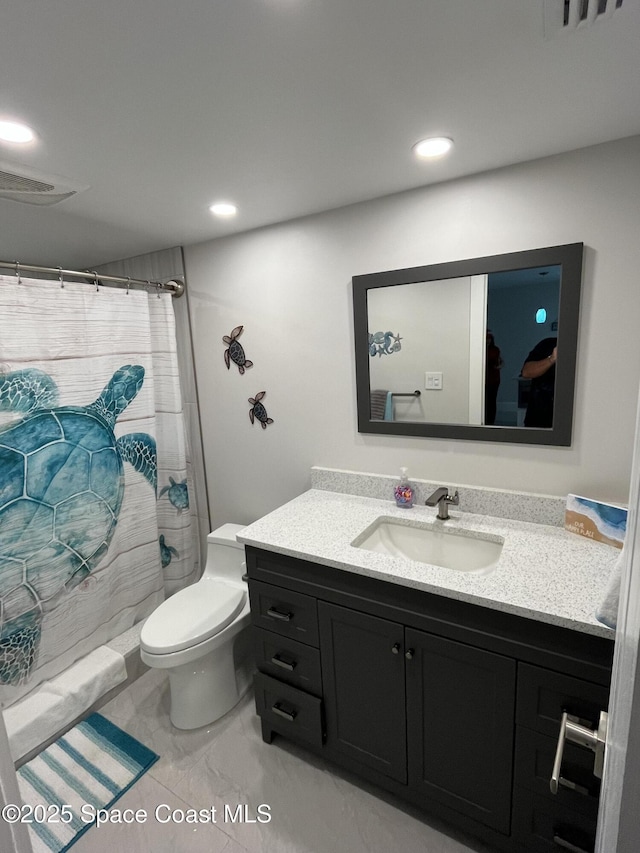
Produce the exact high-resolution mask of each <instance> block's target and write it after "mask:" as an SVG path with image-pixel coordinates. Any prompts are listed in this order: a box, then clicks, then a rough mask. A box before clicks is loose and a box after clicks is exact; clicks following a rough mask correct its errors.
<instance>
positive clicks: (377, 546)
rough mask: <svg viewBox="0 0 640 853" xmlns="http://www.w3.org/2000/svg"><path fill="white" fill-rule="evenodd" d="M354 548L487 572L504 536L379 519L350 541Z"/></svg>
mask: <svg viewBox="0 0 640 853" xmlns="http://www.w3.org/2000/svg"><path fill="white" fill-rule="evenodd" d="M351 544H352V545H353V546H354V547H356V548H363V549H364V550H366V551H375V552H377V553H378V554H389V555H390V556H392V557H403V558H404V559H406V560H416V561H417V562H419V563H429V564H430V565H432V566H441V567H442V568H444V569H454V570H455V571H458V572H473V573H475V574H489V572H492V571H493V570H494V569H495V567H496V565H497V563H498V559H499V558H500V553H501V551H502V546H503V545H504V539H501V538H500V537H499V536H492V535H490V534H487V533H477V532H476V531H474V530H452V529H451V528H446V527H443V526H442V524H440V523H439V522H434V523H424V524H419V523H418V524H415V525H411V526H409V525H407V524H403V523H402V522H399V521H396V520H395V519H392V518H384V517H382V518H378V519H376V521H374V523H373V524H372V525H370V526H369V527H367V529H366V530H365V531H363V532H362V533H361V534H360V535H359V536H357V537H356V538H355V539H354V540H353V542H352V543H351Z"/></svg>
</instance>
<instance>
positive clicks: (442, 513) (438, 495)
mask: <svg viewBox="0 0 640 853" xmlns="http://www.w3.org/2000/svg"><path fill="white" fill-rule="evenodd" d="M459 503H460V496H459V494H458V490H457V489H456V491H455V492H454V493H453V494H452V495H450V494H449V489H447V488H446V487H445V486H441V487H440V488H439V489H436V490H435V492H434V493H433V494H432V495H431V497H428V498H427V499H426V501H425V505H426V506H436V504H437V506H438V515H437V518H439V519H441V520H442V521H446V520H447V519H448V518H449V504H452V505H453V506H458V504H459Z"/></svg>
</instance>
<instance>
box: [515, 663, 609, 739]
mask: <svg viewBox="0 0 640 853" xmlns="http://www.w3.org/2000/svg"><path fill="white" fill-rule="evenodd" d="M608 704H609V691H608V689H607V688H606V687H602V686H601V685H599V684H593V683H592V682H590V681H583V680H582V679H580V678H572V677H571V676H570V675H562V674H561V673H558V672H552V671H551V670H548V669H542V668H541V667H538V666H531V665H530V664H526V663H521V664H519V665H518V704H517V711H516V722H517V723H518V725H519V726H526V727H527V728H529V729H535V731H538V732H541V733H542V734H546V735H549V737H552V738H557V737H558V733H559V731H560V718H561V717H562V712H563V711H568V712H569V714H572V715H573V716H576V717H579V718H580V719H581V720H584V721H588V723H589V724H590V725H591V727H592V728H594V729H597V727H598V721H599V719H600V711H606V710H607V706H608Z"/></svg>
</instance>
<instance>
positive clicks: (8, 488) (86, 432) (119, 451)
mask: <svg viewBox="0 0 640 853" xmlns="http://www.w3.org/2000/svg"><path fill="white" fill-rule="evenodd" d="M143 381H144V368H143V367H141V366H140V365H135V364H134V365H132V364H127V365H124V366H123V367H120V368H119V369H118V370H116V372H115V373H114V374H113V376H112V377H111V379H110V380H109V382H108V383H107V385H106V386H105V388H104V389H103V391H102V393H101V394H100V396H99V397H98V399H97V400H95V402H93V403H91V404H90V405H88V406H69V405H67V406H58V405H57V387H56V385H55V383H54V382H53V380H52V379H51V378H50V377H49V376H47V374H44V373H42V372H41V371H35V370H33V369H27V370H21V371H16V372H14V373H9V374H6V375H4V376H0V410H3V411H17V412H21V413H22V412H24V413H26V414H25V416H24V417H23V418H22V419H21V420H19V421H18V422H15V423H10V424H7V425H6V426H4V427H2V428H0V615H1V619H0V684H12V685H19V684H23V683H24V682H25V681H26V680H27V678H28V677H29V675H30V674H31V671H32V669H33V667H34V665H35V662H36V660H37V655H38V648H39V645H40V634H41V626H42V616H43V614H44V613H46V612H47V611H50V610H53V609H54V608H55V607H56V605H57V602H58V601H59V599H60V598H61V597H62V596H64V595H66V594H67V593H68V592H69V591H70V590H72V589H74V587H77V586H78V585H79V584H81V583H82V582H83V580H84V579H85V578H86V577H87V576H88V575H89V573H90V572H91V571H92V570H93V569H94V568H95V567H96V566H97V565H98V564H99V563H100V561H101V560H102V558H103V557H104V555H105V553H106V552H107V550H108V548H109V544H110V542H111V539H112V537H113V534H114V531H115V528H116V525H117V523H118V516H119V513H120V507H121V506H122V499H123V496H124V488H125V486H124V469H123V462H129V463H130V464H131V465H133V467H134V468H135V469H136V471H138V472H140V473H141V474H142V475H143V476H144V477H145V478H146V480H147V481H148V482H149V483H150V484H151V486H152V488H153V489H154V491H155V489H156V476H157V475H156V444H155V440H154V439H153V438H152V436H150V435H147V434H146V433H129V434H127V435H124V436H122V437H121V438H118V439H116V437H115V435H114V432H113V428H114V426H115V423H116V419H117V418H118V416H119V415H120V414H121V413H122V412H123V411H124V410H125V409H126V408H127V406H128V405H129V403H130V402H131V401H132V400H133V399H134V397H135V396H136V394H137V393H138V391H139V390H140V388H141V387H142V383H143Z"/></svg>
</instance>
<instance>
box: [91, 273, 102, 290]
mask: <svg viewBox="0 0 640 853" xmlns="http://www.w3.org/2000/svg"><path fill="white" fill-rule="evenodd" d="M92 272H93V280H94V281H95V283H96V293H100V291H99V290H98V273H97V272H96V271H95V270H92Z"/></svg>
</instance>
